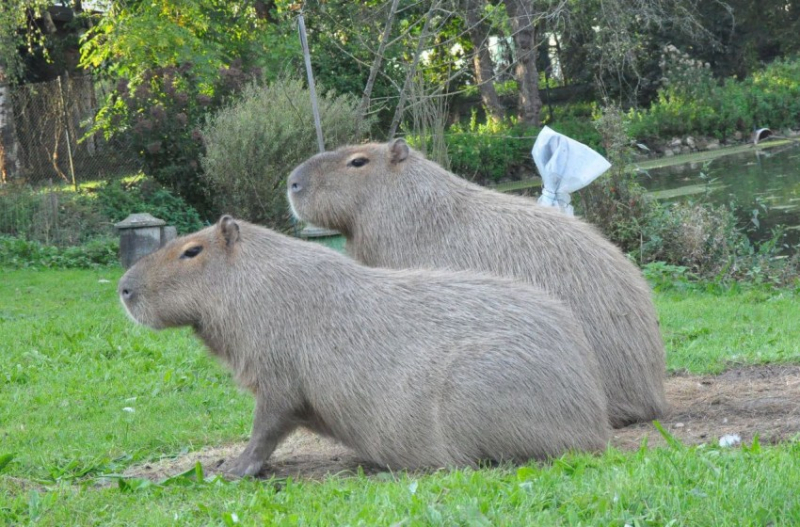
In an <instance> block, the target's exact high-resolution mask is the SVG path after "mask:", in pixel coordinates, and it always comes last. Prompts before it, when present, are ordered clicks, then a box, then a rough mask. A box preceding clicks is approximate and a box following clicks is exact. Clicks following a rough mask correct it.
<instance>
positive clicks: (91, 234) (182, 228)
mask: <svg viewBox="0 0 800 527" xmlns="http://www.w3.org/2000/svg"><path fill="white" fill-rule="evenodd" d="M135 212H149V213H150V214H152V215H154V216H156V217H158V218H161V219H163V220H165V221H166V222H167V224H168V225H175V227H176V228H177V229H178V232H179V233H187V232H192V231H195V230H198V229H200V228H201V227H202V226H203V222H202V221H201V219H200V216H199V214H198V213H197V211H196V210H194V209H193V208H192V207H191V206H189V205H187V204H186V202H185V201H184V200H183V199H181V198H179V197H177V196H175V195H174V194H173V193H171V192H170V191H168V190H167V189H166V188H164V187H163V186H161V185H159V184H158V183H156V182H155V181H153V180H152V179H150V178H145V177H139V178H137V179H135V180H134V181H132V182H122V181H114V182H110V183H108V184H106V185H104V186H100V187H99V188H97V189H88V188H87V189H81V190H80V191H79V192H75V191H73V190H72V189H71V188H68V187H64V186H54V187H45V188H41V189H34V188H32V187H28V186H8V187H6V188H4V189H3V190H2V191H0V235H5V236H8V237H12V238H17V239H21V240H27V241H32V242H38V243H41V244H43V245H44V246H57V247H70V246H76V245H83V244H86V243H87V242H90V241H92V240H96V239H102V238H109V237H116V235H117V233H116V232H115V230H114V223H116V222H118V221H121V220H123V219H125V218H126V217H127V216H128V215H129V214H132V213H135Z"/></svg>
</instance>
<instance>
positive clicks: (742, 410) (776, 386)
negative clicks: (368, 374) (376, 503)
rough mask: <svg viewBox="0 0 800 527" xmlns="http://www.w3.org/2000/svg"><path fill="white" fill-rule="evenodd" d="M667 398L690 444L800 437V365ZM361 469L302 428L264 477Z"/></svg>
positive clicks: (656, 443)
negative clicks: (728, 438)
mask: <svg viewBox="0 0 800 527" xmlns="http://www.w3.org/2000/svg"><path fill="white" fill-rule="evenodd" d="M667 398H668V400H669V402H670V404H671V406H672V408H671V412H670V414H669V415H668V416H666V417H665V418H664V419H662V420H661V424H662V426H663V427H664V428H665V429H667V430H668V431H669V432H670V433H671V434H672V435H673V436H674V437H675V438H677V439H678V440H679V441H681V442H682V443H684V444H687V445H697V444H701V443H709V444H711V443H714V444H716V443H717V442H718V441H719V438H720V437H722V436H725V435H733V434H735V435H738V436H739V437H740V438H741V441H743V442H745V443H749V442H751V441H752V439H753V436H754V435H755V434H758V435H759V440H760V441H761V443H762V444H769V443H778V442H781V441H786V440H790V439H793V438H796V437H798V436H800V366H758V367H744V368H737V369H732V370H729V371H726V372H725V373H723V374H721V375H716V376H712V375H705V376H691V375H675V376H673V377H671V378H669V379H668V380H667ZM645 437H647V438H648V445H649V447H650V448H653V447H660V446H665V445H666V442H665V440H664V439H663V437H661V434H659V432H658V431H657V430H656V429H655V427H654V426H653V425H652V424H651V423H642V424H637V425H633V426H629V427H627V428H622V429H619V430H615V431H614V433H613V434H612V441H611V443H612V444H613V445H614V446H615V447H617V448H620V449H623V450H635V449H638V448H640V446H641V445H642V440H643V439H644V438H645ZM243 448H244V443H237V444H231V445H225V446H220V447H213V448H206V449H202V450H200V451H197V452H192V453H189V454H186V455H184V456H181V457H179V458H170V459H164V460H161V461H158V462H155V463H148V464H145V465H137V466H134V467H131V468H129V469H128V470H127V471H126V472H125V475H126V476H133V477H144V478H148V479H152V480H154V481H159V480H162V479H164V478H167V477H170V476H173V475H176V474H180V473H182V472H185V471H186V470H189V469H190V468H192V467H193V466H194V465H195V464H196V463H197V462H198V461H199V462H200V463H202V465H203V469H204V471H205V473H206V474H207V475H208V474H214V473H216V472H217V471H218V469H219V466H220V465H221V464H222V462H223V461H224V460H226V459H229V458H231V457H233V456H236V455H238V453H239V452H240V451H241V450H242V449H243ZM359 467H361V469H362V470H363V471H364V472H365V473H368V474H369V473H374V472H376V471H377V470H378V469H377V468H375V467H373V466H370V465H369V464H365V463H363V462H361V461H360V460H359V458H358V456H357V455H356V454H355V453H354V452H353V451H352V450H350V449H348V448H346V447H344V446H342V445H339V444H337V443H336V442H334V441H332V440H330V439H327V438H323V437H319V436H317V435H315V434H313V433H311V432H308V431H305V430H299V431H297V432H295V433H294V434H292V435H291V436H289V437H288V438H287V439H286V440H284V441H283V443H281V445H280V446H279V447H278V449H277V450H276V451H275V453H274V454H273V455H272V456H271V457H270V462H269V466H268V468H267V469H266V470H265V471H264V473H263V476H265V477H270V476H276V477H285V476H292V477H301V478H306V479H320V478H322V477H324V476H325V475H329V474H341V475H347V474H354V473H356V472H357V471H358V470H359Z"/></svg>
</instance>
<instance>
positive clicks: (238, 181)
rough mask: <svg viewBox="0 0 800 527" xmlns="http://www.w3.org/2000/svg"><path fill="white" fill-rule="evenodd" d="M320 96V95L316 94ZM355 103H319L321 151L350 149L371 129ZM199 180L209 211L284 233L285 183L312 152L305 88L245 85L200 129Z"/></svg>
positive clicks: (348, 99) (327, 96)
mask: <svg viewBox="0 0 800 527" xmlns="http://www.w3.org/2000/svg"><path fill="white" fill-rule="evenodd" d="M320 91H321V92H322V90H320ZM357 106H358V101H357V100H356V99H355V97H353V96H350V95H336V94H335V93H333V92H327V93H324V92H323V94H322V96H321V97H320V98H319V111H320V118H321V121H322V130H323V136H324V138H325V142H326V146H327V148H335V147H336V146H338V145H342V144H346V143H353V142H357V141H358V140H359V139H361V138H362V137H363V135H364V133H365V132H366V131H367V130H368V128H369V126H370V122H369V121H368V120H367V121H360V120H359V119H357V116H358V109H357ZM202 134H203V141H204V143H205V145H206V155H205V156H204V157H203V160H202V163H203V168H204V176H203V177H204V181H205V182H206V183H207V184H208V186H209V188H210V189H211V192H212V199H213V200H214V206H215V208H217V209H219V210H221V211H225V212H229V213H231V214H236V215H237V216H239V217H242V218H246V219H248V220H250V221H254V222H257V223H261V224H264V225H268V226H271V227H273V228H276V229H279V230H283V229H287V228H288V227H289V225H290V223H289V210H288V206H287V205H286V195H285V185H286V177H287V176H288V175H289V172H290V171H291V170H292V168H294V167H295V166H296V165H298V164H300V163H301V162H302V161H304V160H305V159H307V158H308V157H310V156H311V155H313V154H315V153H317V142H316V132H315V130H314V123H313V117H312V112H311V100H310V97H309V92H308V89H306V88H305V87H304V86H303V83H302V82H300V81H297V80H292V79H279V80H277V81H275V82H273V83H271V84H269V85H268V86H260V85H258V84H256V83H251V84H249V85H247V86H246V87H245V88H244V90H243V92H242V95H241V97H240V98H239V99H237V100H235V101H232V102H231V103H230V104H228V105H227V106H225V107H224V108H223V109H222V110H220V111H219V112H218V113H216V114H215V115H214V116H212V117H210V118H209V119H208V120H207V122H206V125H205V126H204V127H203V132H202Z"/></svg>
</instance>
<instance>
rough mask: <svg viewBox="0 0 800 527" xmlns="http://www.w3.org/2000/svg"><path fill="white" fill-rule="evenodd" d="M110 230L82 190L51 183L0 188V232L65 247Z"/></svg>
mask: <svg viewBox="0 0 800 527" xmlns="http://www.w3.org/2000/svg"><path fill="white" fill-rule="evenodd" d="M112 233H113V228H112V226H111V222H109V220H108V218H107V217H105V216H104V215H102V214H101V213H100V212H99V211H98V210H97V208H96V207H95V206H94V203H93V199H92V197H91V196H90V195H88V194H86V193H75V192H73V191H72V189H69V188H65V187H61V186H54V187H45V188H41V189H33V188H31V187H28V186H16V185H14V186H9V187H7V188H5V189H3V190H2V191H0V234H4V235H8V236H13V237H18V238H24V239H29V240H37V241H40V242H42V243H45V244H48V245H58V246H68V245H76V244H80V243H84V242H86V241H88V240H90V239H92V238H96V237H98V236H109V235H111V234H112Z"/></svg>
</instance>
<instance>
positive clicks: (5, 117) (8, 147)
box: [0, 64, 19, 183]
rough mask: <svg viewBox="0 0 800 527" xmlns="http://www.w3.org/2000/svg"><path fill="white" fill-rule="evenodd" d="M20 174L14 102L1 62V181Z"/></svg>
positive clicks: (3, 181)
mask: <svg viewBox="0 0 800 527" xmlns="http://www.w3.org/2000/svg"><path fill="white" fill-rule="evenodd" d="M18 174H19V155H18V145H17V134H16V129H15V127H14V104H13V101H12V98H11V86H10V84H9V82H8V78H7V76H6V73H5V67H4V66H3V65H2V64H0V183H5V182H7V181H9V180H11V179H12V178H15V177H16V176H17V175H18Z"/></svg>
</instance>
